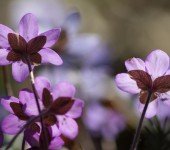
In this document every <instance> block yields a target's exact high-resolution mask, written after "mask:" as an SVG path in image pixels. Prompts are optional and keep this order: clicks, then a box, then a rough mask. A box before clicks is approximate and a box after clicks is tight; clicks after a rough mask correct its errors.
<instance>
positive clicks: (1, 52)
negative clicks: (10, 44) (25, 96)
mask: <svg viewBox="0 0 170 150" xmlns="http://www.w3.org/2000/svg"><path fill="white" fill-rule="evenodd" d="M8 53H9V50H7V49H0V65H1V66H4V65H9V64H11V63H12V62H10V61H8V60H7V56H8Z"/></svg>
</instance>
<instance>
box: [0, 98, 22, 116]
mask: <svg viewBox="0 0 170 150" xmlns="http://www.w3.org/2000/svg"><path fill="white" fill-rule="evenodd" d="M11 102H16V103H19V102H20V100H19V99H18V98H16V97H13V96H10V97H7V98H2V99H1V105H2V106H3V107H4V108H5V109H6V110H8V111H9V112H10V113H14V112H13V110H12V108H11V106H10V103H11Z"/></svg>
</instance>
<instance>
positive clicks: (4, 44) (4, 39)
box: [0, 24, 14, 48]
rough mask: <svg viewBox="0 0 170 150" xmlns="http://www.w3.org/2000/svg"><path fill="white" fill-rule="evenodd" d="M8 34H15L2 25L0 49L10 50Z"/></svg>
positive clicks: (0, 27) (0, 29)
mask: <svg viewBox="0 0 170 150" xmlns="http://www.w3.org/2000/svg"><path fill="white" fill-rule="evenodd" d="M8 33H14V31H13V30H12V29H10V28H8V27H7V26H5V25H2V24H0V47H2V48H8V47H10V46H9V42H8Z"/></svg>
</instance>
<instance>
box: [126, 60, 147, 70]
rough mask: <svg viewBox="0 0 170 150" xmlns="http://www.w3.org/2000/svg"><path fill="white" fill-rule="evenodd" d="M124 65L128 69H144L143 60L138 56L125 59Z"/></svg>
mask: <svg viewBox="0 0 170 150" xmlns="http://www.w3.org/2000/svg"><path fill="white" fill-rule="evenodd" d="M125 66H126V69H127V70H128V71H130V70H143V71H145V62H144V61H143V60H142V59H140V58H131V59H128V60H126V61H125Z"/></svg>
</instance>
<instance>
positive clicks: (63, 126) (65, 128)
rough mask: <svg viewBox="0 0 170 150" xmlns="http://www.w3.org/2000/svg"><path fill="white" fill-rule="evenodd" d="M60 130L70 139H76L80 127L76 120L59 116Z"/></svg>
mask: <svg viewBox="0 0 170 150" xmlns="http://www.w3.org/2000/svg"><path fill="white" fill-rule="evenodd" d="M57 119H58V124H59V130H60V131H61V133H62V134H63V135H64V136H66V137H68V138H69V139H74V138H75V137H76V136H77V134H78V125H77V123H76V121H75V120H73V119H72V118H69V117H65V116H57Z"/></svg>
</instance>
